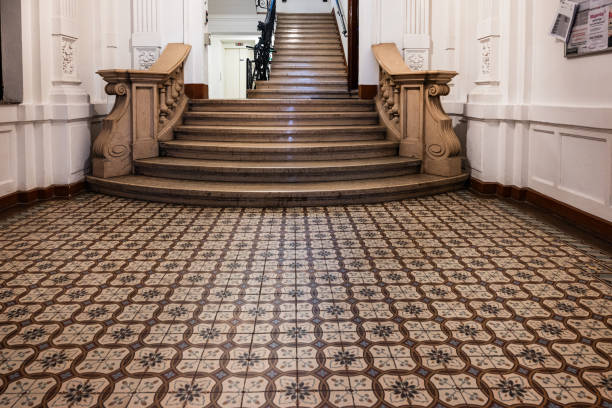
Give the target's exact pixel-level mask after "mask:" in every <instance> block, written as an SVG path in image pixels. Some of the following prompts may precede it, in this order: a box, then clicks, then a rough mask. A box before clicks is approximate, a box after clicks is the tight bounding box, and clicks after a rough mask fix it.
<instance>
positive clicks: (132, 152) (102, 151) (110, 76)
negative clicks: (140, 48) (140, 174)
mask: <svg viewBox="0 0 612 408" xmlns="http://www.w3.org/2000/svg"><path fill="white" fill-rule="evenodd" d="M190 49H191V46H189V45H186V44H168V46H167V47H166V49H165V50H164V52H163V54H162V55H161V56H160V58H159V60H158V61H157V62H156V63H155V64H153V65H152V66H151V68H149V69H148V70H146V71H141V70H103V71H99V72H98V74H99V75H101V76H102V77H103V78H104V80H105V81H106V82H108V84H107V85H106V88H105V90H106V93H107V94H109V95H115V97H116V99H115V106H114V107H113V110H112V112H111V113H110V114H109V115H108V116H107V117H106V118H104V120H103V123H102V131H101V132H100V134H99V135H98V137H96V140H95V141H94V143H93V148H92V172H93V176H94V177H100V178H111V177H118V176H125V175H128V174H132V172H133V167H134V166H133V163H134V160H138V159H146V158H150V157H157V156H158V155H159V142H160V141H166V140H171V139H172V137H173V131H174V128H175V127H176V126H177V125H180V124H181V121H182V117H183V113H184V112H185V110H186V108H187V104H188V98H187V96H186V95H185V86H184V79H183V78H184V77H183V75H184V70H183V67H184V64H185V60H186V59H187V56H188V55H189V51H190Z"/></svg>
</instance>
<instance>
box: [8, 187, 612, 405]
mask: <svg viewBox="0 0 612 408" xmlns="http://www.w3.org/2000/svg"><path fill="white" fill-rule="evenodd" d="M610 262H611V260H610V258H609V257H608V256H606V255H605V254H603V253H601V252H598V251H597V250H595V249H594V248H592V247H590V246H589V245H585V244H581V243H580V242H579V241H578V240H575V239H574V238H572V237H571V236H569V235H567V234H565V233H563V232H561V231H560V230H558V229H557V228H556V227H553V226H551V225H548V224H546V223H544V222H542V221H539V220H538V219H536V218H533V217H532V216H531V215H529V214H528V213H525V212H523V211H522V210H520V209H517V207H514V206H512V205H510V204H507V203H505V202H503V201H500V200H489V199H483V198H480V197H477V196H475V195H473V194H471V193H469V192H467V191H461V192H457V193H449V194H443V195H437V196H432V197H427V198H420V199H411V200H406V201H401V202H393V203H387V204H380V205H355V206H344V207H342V206H338V207H327V208H323V207H312V208H290V209H283V208H279V209H248V208H247V209H232V208H224V209H215V208H200V207H189V206H179V205H169V204H159V203H149V202H142V201H133V200H128V199H121V198H115V197H110V196H104V195H98V194H92V193H86V194H82V195H79V196H78V197H77V198H76V199H74V200H72V201H53V202H46V203H42V204H38V205H36V206H34V207H32V208H29V209H27V210H23V211H20V212H16V213H14V214H13V215H10V216H9V217H8V218H6V217H5V218H3V219H0V381H1V383H0V406H2V407H25V406H40V405H42V406H50V407H92V406H104V407H113V408H115V407H146V406H162V407H209V406H211V407H212V406H214V407H224V408H230V407H245V408H246V407H249V408H251V407H268V406H270V407H323V406H330V407H380V406H385V407H406V406H415V407H416V406H418V407H436V406H442V407H452V406H465V405H466V404H468V405H469V406H473V407H476V406H483V407H493V406H521V407H547V406H551V407H552V406H565V405H567V404H576V403H577V404H583V405H581V406H610V404H612V366H611V362H612V357H611V353H612V341H611V339H612V320H611V319H612V287H611V286H610V285H609V284H608V283H604V281H602V280H599V279H598V278H597V277H596V275H598V274H604V273H606V272H607V273H609V265H611V263H610ZM606 265H607V266H606ZM437 404H439V405H437ZM549 404H550V405H549Z"/></svg>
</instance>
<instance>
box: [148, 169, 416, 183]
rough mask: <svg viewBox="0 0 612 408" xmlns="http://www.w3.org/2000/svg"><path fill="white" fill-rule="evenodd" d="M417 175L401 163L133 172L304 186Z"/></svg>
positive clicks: (175, 177)
mask: <svg viewBox="0 0 612 408" xmlns="http://www.w3.org/2000/svg"><path fill="white" fill-rule="evenodd" d="M417 172H418V167H417V168H415V167H408V166H406V165H404V164H393V165H387V166H384V165H379V166H364V167H363V168H358V169H355V168H352V169H337V168H334V169H316V170H313V169H291V168H289V169H286V168H276V169H265V170H262V169H239V168H233V169H226V168H216V169H215V168H212V169H202V168H196V169H193V168H190V169H185V170H183V169H176V168H169V167H165V166H159V165H142V164H137V165H136V173H137V174H140V175H143V176H150V177H163V178H171V179H177V180H198V181H224V182H238V183H308V182H319V181H349V180H364V179H375V178H384V177H396V176H406V175H409V174H415V173H417Z"/></svg>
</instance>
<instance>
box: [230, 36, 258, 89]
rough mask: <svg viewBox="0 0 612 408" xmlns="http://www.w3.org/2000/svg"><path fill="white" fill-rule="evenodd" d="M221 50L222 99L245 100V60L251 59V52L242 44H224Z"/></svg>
mask: <svg viewBox="0 0 612 408" xmlns="http://www.w3.org/2000/svg"><path fill="white" fill-rule="evenodd" d="M249 45H250V44H249ZM223 48H224V56H223V97H224V98H225V99H245V98H246V95H247V83H246V66H247V59H251V60H252V59H253V50H250V49H248V48H246V45H245V43H242V42H231V43H224V47H223Z"/></svg>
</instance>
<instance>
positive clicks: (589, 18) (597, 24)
mask: <svg viewBox="0 0 612 408" xmlns="http://www.w3.org/2000/svg"><path fill="white" fill-rule="evenodd" d="M606 50H610V51H612V0H579V1H578V2H577V14H576V18H575V19H574V21H573V25H572V26H571V28H570V34H569V40H568V42H567V45H566V53H565V54H566V56H568V57H571V56H579V55H585V54H589V53H594V52H601V51H606Z"/></svg>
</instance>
